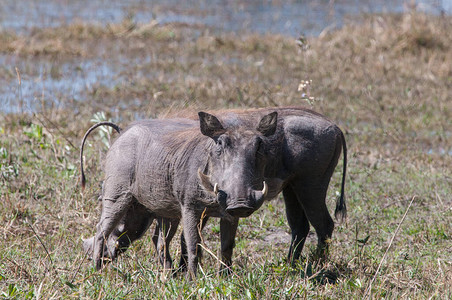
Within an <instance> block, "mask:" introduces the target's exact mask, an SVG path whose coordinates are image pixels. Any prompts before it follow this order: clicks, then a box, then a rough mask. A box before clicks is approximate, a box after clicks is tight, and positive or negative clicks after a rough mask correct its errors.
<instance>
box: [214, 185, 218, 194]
mask: <svg viewBox="0 0 452 300" xmlns="http://www.w3.org/2000/svg"><path fill="white" fill-rule="evenodd" d="M213 192H214V193H215V195H216V194H218V183H215V184H214V186H213Z"/></svg>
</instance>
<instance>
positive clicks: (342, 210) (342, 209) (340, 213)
mask: <svg viewBox="0 0 452 300" xmlns="http://www.w3.org/2000/svg"><path fill="white" fill-rule="evenodd" d="M341 140H342V150H343V156H344V165H343V167H342V168H343V169H342V184H341V195H340V196H339V197H338V199H337V201H336V210H335V211H334V217H335V218H336V219H337V220H339V219H340V220H341V221H344V220H345V219H346V218H347V206H346V205H345V195H344V189H345V174H346V173H347V145H346V143H345V137H344V134H343V133H342V131H341Z"/></svg>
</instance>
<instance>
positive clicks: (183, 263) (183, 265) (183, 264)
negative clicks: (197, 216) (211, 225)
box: [178, 216, 209, 272]
mask: <svg viewBox="0 0 452 300" xmlns="http://www.w3.org/2000/svg"><path fill="white" fill-rule="evenodd" d="M208 220H209V217H207V216H206V217H204V218H202V219H201V231H202V230H203V229H204V227H205V226H206V224H207V221H208ZM180 248H181V256H180V261H179V268H178V271H180V272H186V271H187V264H188V253H187V243H186V242H185V238H184V233H183V232H182V234H181V235H180ZM198 248H199V249H198V256H199V257H202V249H201V247H198Z"/></svg>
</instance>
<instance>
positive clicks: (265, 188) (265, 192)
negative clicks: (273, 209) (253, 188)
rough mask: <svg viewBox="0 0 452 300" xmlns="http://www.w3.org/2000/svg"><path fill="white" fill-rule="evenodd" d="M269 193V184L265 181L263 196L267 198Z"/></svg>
mask: <svg viewBox="0 0 452 300" xmlns="http://www.w3.org/2000/svg"><path fill="white" fill-rule="evenodd" d="M267 193H268V185H267V183H266V182H265V181H264V187H263V188H262V194H263V195H264V197H265V196H267Z"/></svg>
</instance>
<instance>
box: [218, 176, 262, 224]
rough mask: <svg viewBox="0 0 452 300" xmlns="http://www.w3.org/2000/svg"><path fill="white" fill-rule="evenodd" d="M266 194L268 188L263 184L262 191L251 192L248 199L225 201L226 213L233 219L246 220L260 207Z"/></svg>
mask: <svg viewBox="0 0 452 300" xmlns="http://www.w3.org/2000/svg"><path fill="white" fill-rule="evenodd" d="M267 193H268V186H267V183H265V181H264V182H263V188H262V190H260V191H259V190H253V191H251V193H250V195H249V197H248V198H238V199H231V200H229V201H227V203H228V205H227V208H226V212H227V213H228V214H230V215H231V216H233V217H239V218H246V217H248V216H250V215H251V214H252V213H253V212H254V211H255V210H257V209H258V208H259V207H261V205H262V203H263V202H264V199H265V197H266V196H267Z"/></svg>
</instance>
